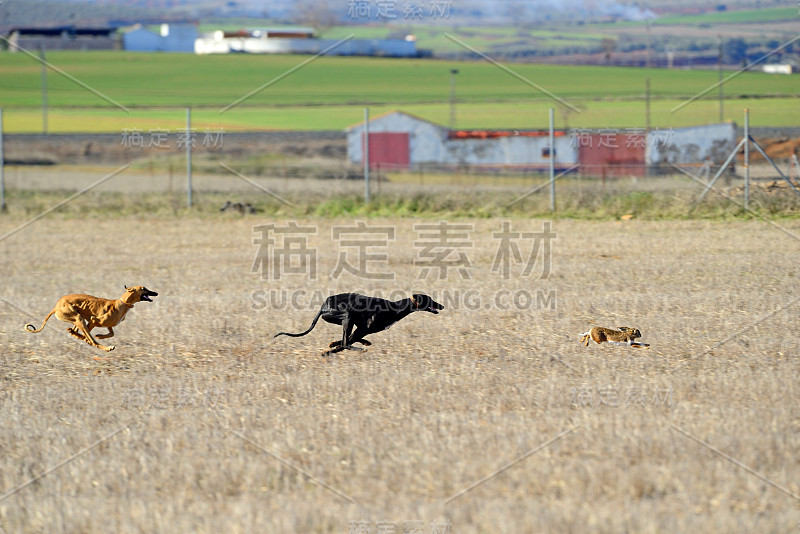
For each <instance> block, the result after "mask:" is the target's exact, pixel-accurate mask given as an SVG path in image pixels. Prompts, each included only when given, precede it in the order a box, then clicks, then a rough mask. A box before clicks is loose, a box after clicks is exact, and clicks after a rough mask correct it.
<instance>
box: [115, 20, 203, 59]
mask: <svg viewBox="0 0 800 534" xmlns="http://www.w3.org/2000/svg"><path fill="white" fill-rule="evenodd" d="M196 39H197V26H196V25H195V24H162V25H161V27H160V28H159V32H158V33H156V32H154V31H151V30H148V29H146V28H143V27H141V26H139V25H137V26H136V27H135V28H134V29H132V30H129V31H127V32H125V33H124V34H123V35H122V44H123V47H124V48H125V50H130V51H134V52H194V42H195V40H196Z"/></svg>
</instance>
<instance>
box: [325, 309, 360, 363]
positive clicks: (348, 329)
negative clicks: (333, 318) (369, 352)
mask: <svg viewBox="0 0 800 534" xmlns="http://www.w3.org/2000/svg"><path fill="white" fill-rule="evenodd" d="M354 326H355V325H354V324H353V323H352V322H350V316H349V315H345V316H344V318H343V319H342V340H341V341H334V342H333V343H331V345H330V346H331V347H332V348H331V350H329V351H326V352H323V353H322V354H323V356H328V355H330V354H334V353H336V352H341V351H343V350H345V349H347V350H359V351H360V350H363V349H361V348H359V347H353V346H352V345H350V343H348V341H349V340H351V339H352V338H353V334H352V332H353V327H354Z"/></svg>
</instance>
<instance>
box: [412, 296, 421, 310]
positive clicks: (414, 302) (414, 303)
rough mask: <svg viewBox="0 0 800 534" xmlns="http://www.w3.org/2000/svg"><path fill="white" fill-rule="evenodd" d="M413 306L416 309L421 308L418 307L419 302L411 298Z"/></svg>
mask: <svg viewBox="0 0 800 534" xmlns="http://www.w3.org/2000/svg"><path fill="white" fill-rule="evenodd" d="M411 304H412V305H413V306H414V307H415V308H418V307H419V306H417V301H416V300H414V297H411Z"/></svg>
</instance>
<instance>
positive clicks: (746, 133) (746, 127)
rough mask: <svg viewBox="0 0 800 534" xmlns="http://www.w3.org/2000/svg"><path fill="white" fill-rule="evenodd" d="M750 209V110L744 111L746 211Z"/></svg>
mask: <svg viewBox="0 0 800 534" xmlns="http://www.w3.org/2000/svg"><path fill="white" fill-rule="evenodd" d="M749 207H750V110H749V109H745V110H744V209H745V210H747V209H749Z"/></svg>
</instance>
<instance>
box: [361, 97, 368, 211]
mask: <svg viewBox="0 0 800 534" xmlns="http://www.w3.org/2000/svg"><path fill="white" fill-rule="evenodd" d="M363 151H364V153H363V154H362V155H361V159H363V160H364V202H365V203H366V204H369V108H364V146H363Z"/></svg>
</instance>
